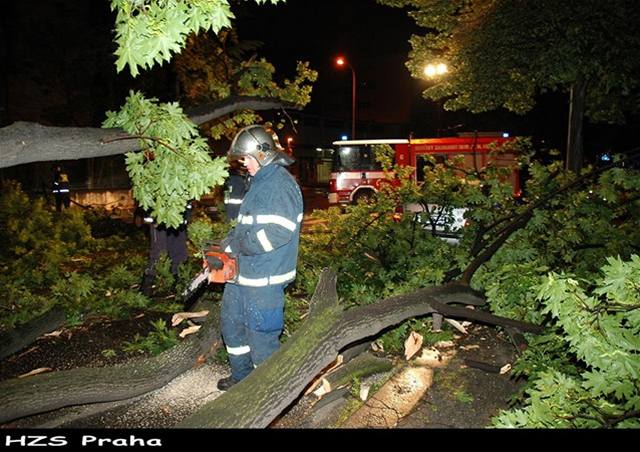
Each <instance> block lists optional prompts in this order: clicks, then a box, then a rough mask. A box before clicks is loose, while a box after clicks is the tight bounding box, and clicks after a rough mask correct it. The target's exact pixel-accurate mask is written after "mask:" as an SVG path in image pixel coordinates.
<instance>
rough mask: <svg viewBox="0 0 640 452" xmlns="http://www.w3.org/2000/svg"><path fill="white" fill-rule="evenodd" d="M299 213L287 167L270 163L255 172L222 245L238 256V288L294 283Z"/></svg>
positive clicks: (299, 200) (296, 191) (297, 192)
mask: <svg viewBox="0 0 640 452" xmlns="http://www.w3.org/2000/svg"><path fill="white" fill-rule="evenodd" d="M302 212H303V209H302V193H301V192H300V187H299V186H298V184H297V183H296V181H295V179H294V178H293V176H292V175H291V174H290V173H289V171H287V169H286V168H284V167H282V166H280V165H277V164H271V165H267V166H265V167H263V168H261V169H260V171H258V172H257V173H256V175H255V177H254V178H253V181H252V183H251V187H250V189H249V191H248V192H247V193H246V195H245V197H244V200H243V201H242V204H241V205H240V211H239V214H238V224H237V225H236V226H235V227H234V228H233V229H232V230H231V232H230V233H229V235H227V238H226V239H225V240H224V241H223V243H222V244H223V246H224V248H225V251H227V252H230V253H232V254H235V255H236V256H237V257H238V269H239V270H238V273H239V274H238V280H237V284H238V285H241V286H250V287H265V286H269V285H275V284H285V283H288V282H291V281H293V279H294V278H295V276H296V264H297V259H298V244H299V241H300V226H301V223H302Z"/></svg>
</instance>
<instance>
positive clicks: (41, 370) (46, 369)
mask: <svg viewBox="0 0 640 452" xmlns="http://www.w3.org/2000/svg"><path fill="white" fill-rule="evenodd" d="M52 370H53V369H52V368H51V367H39V368H37V369H33V370H32V371H31V372H27V373H26V374H22V375H18V378H26V377H32V376H34V375H38V374H42V373H45V372H51V371H52Z"/></svg>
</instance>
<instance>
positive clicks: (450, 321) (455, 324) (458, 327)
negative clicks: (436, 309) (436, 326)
mask: <svg viewBox="0 0 640 452" xmlns="http://www.w3.org/2000/svg"><path fill="white" fill-rule="evenodd" d="M444 321H445V322H447V323H448V324H449V325H451V326H452V327H454V328H455V329H456V330H458V331H460V332H461V333H462V334H468V333H467V330H466V329H465V327H464V326H462V324H461V323H460V322H458V321H457V320H453V319H444Z"/></svg>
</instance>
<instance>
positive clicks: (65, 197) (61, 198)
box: [52, 165, 71, 212]
mask: <svg viewBox="0 0 640 452" xmlns="http://www.w3.org/2000/svg"><path fill="white" fill-rule="evenodd" d="M52 192H53V196H54V197H55V199H56V212H61V211H62V206H64V207H65V209H68V208H69V206H70V205H71V194H70V189H69V175H68V174H67V173H66V171H64V169H63V168H62V166H60V165H56V166H54V167H53V186H52Z"/></svg>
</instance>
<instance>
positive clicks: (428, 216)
mask: <svg viewBox="0 0 640 452" xmlns="http://www.w3.org/2000/svg"><path fill="white" fill-rule="evenodd" d="M403 210H404V212H405V213H408V214H411V215H413V216H415V218H416V220H417V222H418V223H419V224H420V225H422V226H423V228H425V229H428V230H431V231H432V233H433V235H434V236H436V237H440V238H442V239H443V240H446V241H447V242H449V243H458V242H459V241H460V237H461V236H462V230H463V228H464V227H465V226H466V225H467V220H466V218H465V217H464V215H465V213H466V212H467V210H468V209H467V208H465V207H452V206H439V205H437V204H426V205H425V204H423V203H409V204H406V205H405V206H404V208H403Z"/></svg>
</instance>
